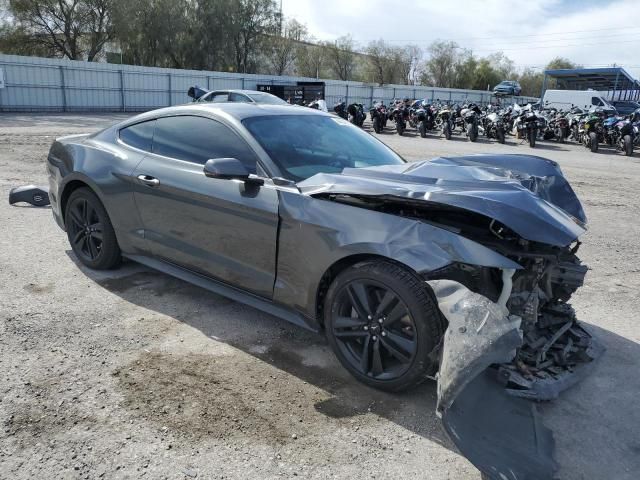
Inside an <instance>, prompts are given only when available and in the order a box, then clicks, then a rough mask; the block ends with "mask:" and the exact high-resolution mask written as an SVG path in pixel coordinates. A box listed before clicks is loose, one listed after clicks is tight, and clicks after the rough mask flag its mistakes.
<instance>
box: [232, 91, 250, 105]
mask: <svg viewBox="0 0 640 480" xmlns="http://www.w3.org/2000/svg"><path fill="white" fill-rule="evenodd" d="M229 101H230V102H241V103H251V100H250V99H249V97H247V96H246V95H243V94H241V93H236V92H231V93H229Z"/></svg>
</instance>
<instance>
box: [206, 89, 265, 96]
mask: <svg viewBox="0 0 640 480" xmlns="http://www.w3.org/2000/svg"><path fill="white" fill-rule="evenodd" d="M223 92H228V93H244V94H245V95H254V94H256V93H260V94H268V95H271V94H270V93H269V92H259V91H258V90H240V89H235V88H223V89H221V90H212V91H211V92H210V93H223Z"/></svg>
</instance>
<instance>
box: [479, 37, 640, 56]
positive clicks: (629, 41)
mask: <svg viewBox="0 0 640 480" xmlns="http://www.w3.org/2000/svg"><path fill="white" fill-rule="evenodd" d="M617 43H638V40H637V39H636V40H621V41H619V42H617ZM596 45H602V44H601V43H574V44H563V45H548V46H533V47H519V48H500V49H495V48H484V49H478V50H475V49H474V51H476V52H484V53H487V52H496V51H502V52H507V51H513V50H540V49H544V48H562V47H591V46H596Z"/></svg>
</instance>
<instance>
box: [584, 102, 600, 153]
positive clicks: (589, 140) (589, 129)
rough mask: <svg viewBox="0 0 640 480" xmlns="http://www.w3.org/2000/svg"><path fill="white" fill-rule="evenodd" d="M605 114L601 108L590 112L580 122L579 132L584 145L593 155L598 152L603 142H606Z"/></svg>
mask: <svg viewBox="0 0 640 480" xmlns="http://www.w3.org/2000/svg"><path fill="white" fill-rule="evenodd" d="M603 120H604V112H603V111H602V109H601V108H599V109H595V110H592V111H590V112H589V114H588V115H587V116H586V117H584V118H583V119H582V120H581V121H580V126H579V130H578V131H579V132H580V137H581V139H582V144H583V145H584V146H585V147H586V148H588V149H590V150H591V151H592V152H593V153H596V152H597V151H598V147H599V145H600V143H601V142H604V125H603V124H602V121H603Z"/></svg>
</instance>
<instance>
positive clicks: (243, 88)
mask: <svg viewBox="0 0 640 480" xmlns="http://www.w3.org/2000/svg"><path fill="white" fill-rule="evenodd" d="M242 90H244V77H242Z"/></svg>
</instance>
